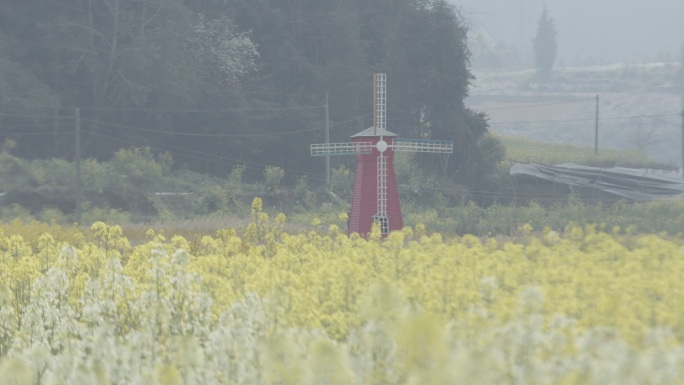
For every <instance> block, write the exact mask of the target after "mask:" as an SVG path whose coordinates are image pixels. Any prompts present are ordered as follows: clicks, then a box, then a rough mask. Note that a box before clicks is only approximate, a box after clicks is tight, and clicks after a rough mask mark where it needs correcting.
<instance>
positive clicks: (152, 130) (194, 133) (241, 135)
mask: <svg viewBox="0 0 684 385" xmlns="http://www.w3.org/2000/svg"><path fill="white" fill-rule="evenodd" d="M368 115H371V113H368V114H363V115H359V116H357V117H355V118H352V119H349V120H345V121H342V122H339V123H336V124H333V125H331V127H338V126H342V125H344V124H347V123H349V122H353V121H355V120H358V119H361V118H364V117H366V116H368ZM82 121H84V122H89V123H91V124H95V125H100V124H103V125H107V126H112V127H119V128H128V129H131V130H136V131H141V132H151V133H158V134H166V135H174V136H201V137H215V138H247V137H263V136H279V135H294V134H301V133H304V132H313V131H319V130H322V129H323V128H325V127H324V126H321V127H314V128H306V129H301V130H294V131H284V132H267V133H256V134H205V133H197V132H175V131H164V130H156V129H153V128H142V127H135V126H129V125H125V124H118V123H110V122H104V121H95V120H91V119H82Z"/></svg>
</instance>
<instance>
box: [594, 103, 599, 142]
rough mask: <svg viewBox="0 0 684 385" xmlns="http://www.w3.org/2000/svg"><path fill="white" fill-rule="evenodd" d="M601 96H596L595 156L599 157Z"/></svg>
mask: <svg viewBox="0 0 684 385" xmlns="http://www.w3.org/2000/svg"><path fill="white" fill-rule="evenodd" d="M598 132H599V96H598V95H596V127H595V130H594V156H596V155H598Z"/></svg>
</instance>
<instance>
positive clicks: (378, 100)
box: [311, 74, 454, 237]
mask: <svg viewBox="0 0 684 385" xmlns="http://www.w3.org/2000/svg"><path fill="white" fill-rule="evenodd" d="M373 89H374V100H373V115H374V117H373V123H374V124H373V127H370V128H368V129H366V130H363V131H361V132H359V133H358V134H356V135H353V136H352V137H351V139H352V141H351V142H347V143H320V144H312V145H311V155H312V156H327V155H356V173H355V174H354V193H353V196H352V208H351V212H350V215H349V223H348V226H347V232H348V233H349V234H351V233H358V234H360V235H361V236H364V237H365V236H366V235H367V234H368V233H369V232H370V231H371V228H372V226H373V224H374V223H376V222H377V223H378V225H379V226H380V231H381V233H382V234H383V236H385V235H386V234H389V232H390V231H393V230H401V229H402V228H403V227H404V220H403V218H402V216H401V204H400V202H399V190H398V189H397V179H396V175H395V173H394V166H393V159H394V153H395V152H429V153H435V154H448V153H452V152H453V148H454V144H453V142H452V141H448V140H431V139H403V138H397V134H395V133H393V132H391V131H387V75H386V74H375V75H373Z"/></svg>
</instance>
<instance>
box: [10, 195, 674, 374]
mask: <svg viewBox="0 0 684 385" xmlns="http://www.w3.org/2000/svg"><path fill="white" fill-rule="evenodd" d="M252 209H253V213H252V214H253V219H254V220H253V223H252V224H250V225H249V226H248V227H247V228H246V229H245V230H244V231H241V232H240V233H238V231H236V230H234V229H225V230H220V231H218V232H217V233H216V234H212V235H209V234H207V235H206V236H204V237H203V238H202V239H201V241H199V242H198V243H196V244H191V242H189V241H188V240H186V239H184V238H182V237H180V236H170V237H166V236H164V235H163V234H158V233H155V232H153V231H149V232H148V234H147V239H146V241H145V242H140V243H137V244H132V243H131V242H130V241H129V240H128V239H126V238H125V237H124V236H123V234H122V230H121V227H119V226H115V225H107V224H104V223H101V222H98V223H95V224H94V225H93V226H92V227H91V229H90V231H88V232H87V234H85V233H84V234H80V235H77V236H75V237H73V239H74V241H73V242H70V243H67V242H62V241H59V242H58V241H56V240H55V239H54V238H53V236H52V235H50V234H47V233H46V234H43V235H41V236H40V237H39V239H38V241H37V242H29V241H27V240H25V239H24V238H23V237H22V235H21V234H8V233H4V234H0V384H2V385H4V384H17V385H24V384H26V385H28V384H46V385H48V384H49V385H56V384H163V385H170V384H364V385H365V384H368V385H370V384H460V383H464V384H596V385H599V384H600V385H610V384H641V383H643V384H677V383H684V349H683V347H682V340H683V339H684V316H683V315H684V314H683V312H684V282H683V281H682V277H683V276H684V240H682V239H679V238H674V237H668V236H664V235H649V234H632V233H630V230H629V229H626V230H625V229H619V228H615V229H611V230H610V231H605V230H599V229H598V228H597V227H596V226H584V227H578V226H569V227H568V228H566V229H565V231H562V232H555V231H551V230H548V229H547V230H544V229H536V230H535V229H532V228H531V227H530V226H524V227H523V228H521V229H520V231H519V233H520V236H518V237H516V238H515V239H512V238H511V239H506V238H502V237H491V238H477V237H474V236H470V235H466V236H461V237H453V238H448V239H445V238H443V237H442V236H441V235H440V234H427V233H426V232H425V230H424V227H423V226H420V225H418V226H416V227H415V228H405V229H404V230H403V231H401V232H395V233H392V234H390V235H389V236H388V237H387V238H386V239H381V237H380V235H379V233H377V232H375V233H373V234H371V236H370V237H369V239H367V240H366V239H362V238H360V237H358V236H354V235H353V236H351V237H347V236H346V235H345V234H343V233H342V232H341V231H340V229H339V228H337V227H336V226H334V225H333V226H331V227H330V228H329V229H327V231H311V232H302V233H297V234H290V233H286V232H284V231H283V224H284V223H285V221H286V218H285V217H284V216H283V215H280V216H277V217H275V218H270V217H269V216H268V215H267V214H266V213H264V212H262V211H261V205H260V202H259V201H258V200H255V203H254V204H253V206H252Z"/></svg>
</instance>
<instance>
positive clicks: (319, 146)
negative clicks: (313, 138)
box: [311, 142, 375, 156]
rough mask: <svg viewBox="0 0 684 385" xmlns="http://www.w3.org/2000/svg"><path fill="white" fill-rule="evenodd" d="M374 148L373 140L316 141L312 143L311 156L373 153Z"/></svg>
mask: <svg viewBox="0 0 684 385" xmlns="http://www.w3.org/2000/svg"><path fill="white" fill-rule="evenodd" d="M373 148H375V146H373V143H371V142H347V143H316V144H312V145H311V156H326V155H354V154H356V155H359V154H371V153H373Z"/></svg>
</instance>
